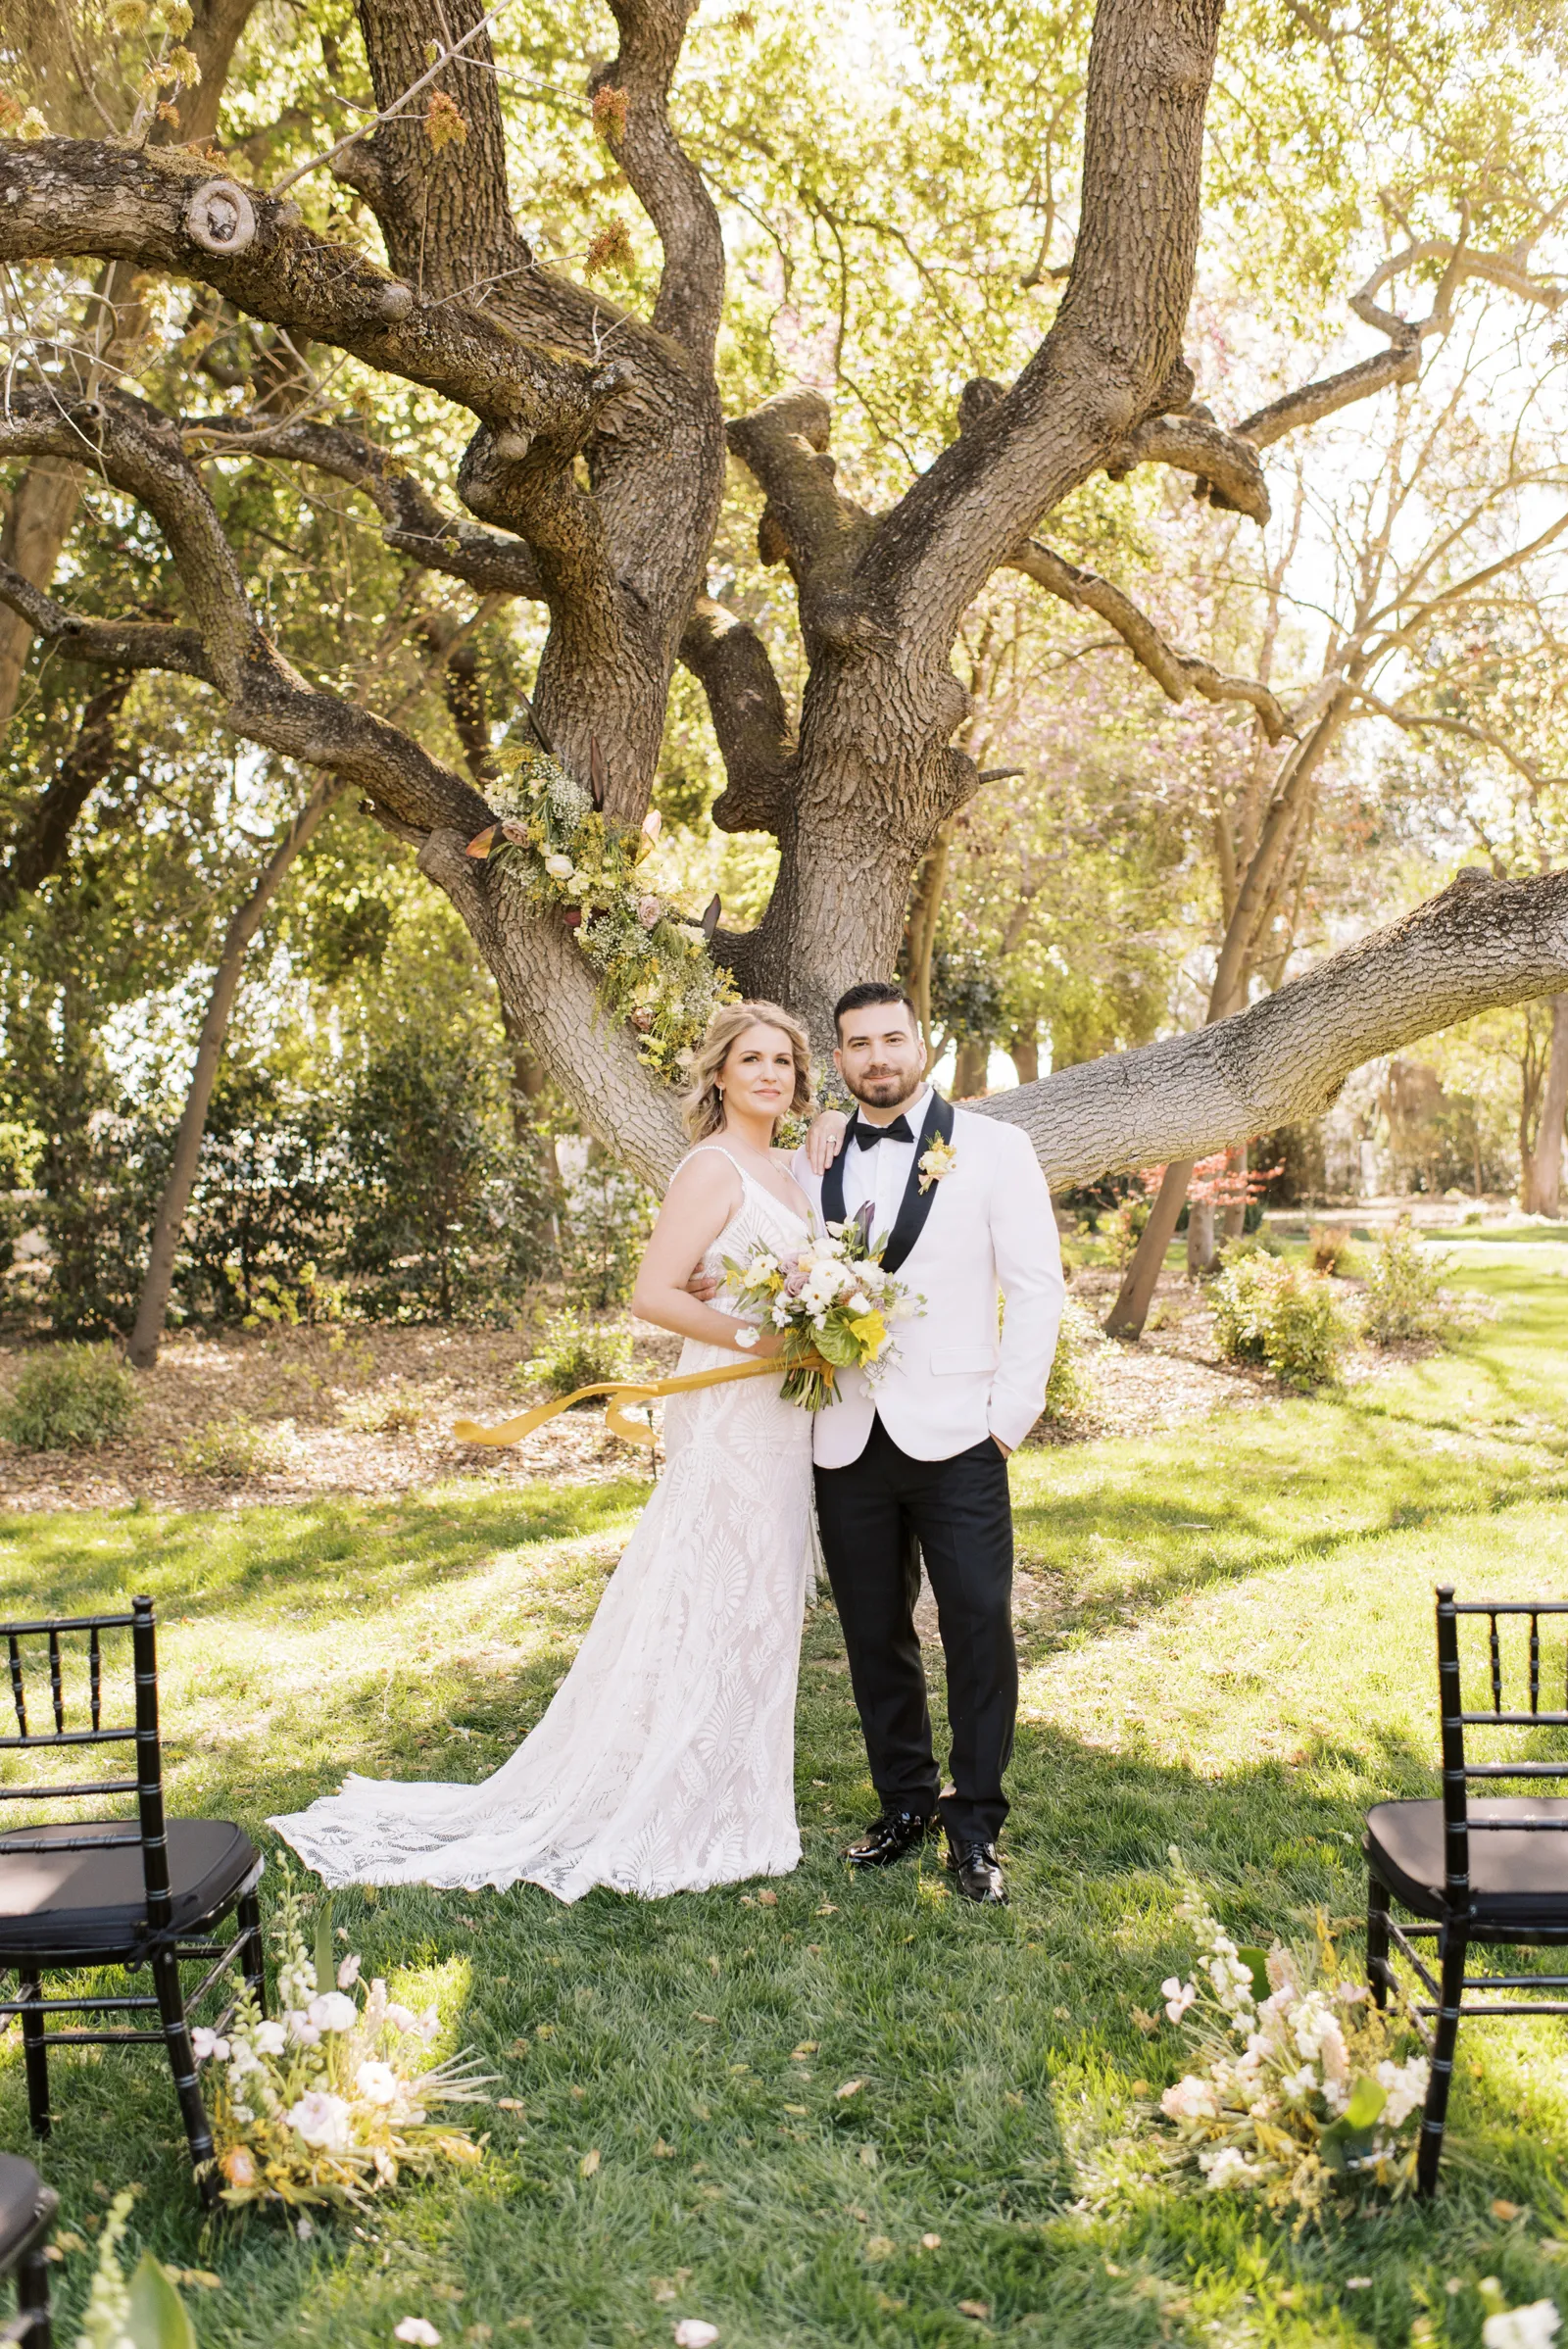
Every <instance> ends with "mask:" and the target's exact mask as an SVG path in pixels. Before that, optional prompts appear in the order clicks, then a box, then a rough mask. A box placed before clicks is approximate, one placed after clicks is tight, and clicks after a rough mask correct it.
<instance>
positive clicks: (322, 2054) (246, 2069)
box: [191, 1869, 495, 2209]
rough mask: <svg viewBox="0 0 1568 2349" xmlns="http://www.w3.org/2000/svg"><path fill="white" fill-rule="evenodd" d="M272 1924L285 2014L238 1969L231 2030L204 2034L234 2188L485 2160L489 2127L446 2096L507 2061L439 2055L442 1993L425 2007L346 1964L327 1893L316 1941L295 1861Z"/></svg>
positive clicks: (254, 2195)
mask: <svg viewBox="0 0 1568 2349" xmlns="http://www.w3.org/2000/svg"><path fill="white" fill-rule="evenodd" d="M271 1938H272V1942H273V1946H274V1948H275V1950H276V1952H277V1960H278V1965H277V1999H278V2005H279V2007H280V2009H281V2010H282V2011H281V2015H280V2017H279V2018H277V2019H275V2020H274V2019H269V2018H264V2017H263V2015H262V2012H261V2009H260V2007H259V2006H258V2005H257V2002H256V1998H255V1995H254V1993H253V1992H252V1990H251V1989H250V1987H249V1985H248V1984H247V1983H245V1982H236V1984H235V1988H236V1992H237V2003H236V2005H235V2009H234V2015H233V2020H232V2021H231V2022H230V2024H229V2027H228V2030H227V2031H226V2033H225V2034H223V2035H222V2036H219V2035H218V2034H217V2033H215V2032H213V2031H193V2032H192V2034H191V2037H192V2043H193V2046H194V2048H195V2053H196V2060H197V2062H198V2063H200V2064H215V2065H219V2066H221V2074H220V2076H219V2079H218V2081H217V2083H216V2085H215V2086H214V2087H213V2089H212V2090H211V2091H210V2097H209V2101H210V2107H211V2116H212V2123H213V2137H214V2142H215V2146H216V2149H217V2150H216V2156H215V2158H216V2160H217V2164H218V2169H219V2173H220V2175H221V2178H222V2180H223V2183H222V2186H221V2194H222V2199H223V2200H224V2201H225V2202H226V2203H229V2204H232V2205H235V2206H243V2205H244V2204H247V2203H256V2202H276V2203H280V2204H282V2205H283V2206H284V2207H285V2208H287V2209H294V2208H296V2207H299V2206H303V2205H305V2204H307V2203H332V2202H336V2203H363V2202H364V2201H365V2200H366V2198H367V2197H368V2195H370V2194H374V2193H377V2192H379V2191H380V2190H381V2189H382V2188H383V2187H386V2186H394V2185H396V2184H397V2183H398V2180H399V2179H400V2178H403V2177H405V2176H411V2175H412V2176H416V2177H417V2176H422V2175H424V2174H426V2173H428V2172H430V2171H433V2170H438V2169H440V2168H441V2167H442V2166H443V2165H444V2164H449V2163H458V2164H460V2165H464V2166H471V2165H472V2164H474V2163H477V2162H479V2161H481V2160H482V2159H483V2157H484V2144H483V2140H482V2139H476V2138H475V2137H474V2136H473V2134H472V2133H471V2130H470V2129H469V2128H468V2127H467V2125H466V2123H463V2122H459V2121H454V2120H450V2119H448V2118H447V2117H446V2115H445V2111H444V2108H445V2107H448V2106H451V2105H455V2104H458V2105H461V2104H482V2103H486V2102H488V2099H487V2098H486V2097H485V2096H484V2094H483V2090H484V2088H485V2086H486V2085H487V2084H488V2082H489V2081H490V2080H493V2079H494V2077H495V2076H494V2074H491V2073H480V2072H477V2071H476V2070H475V2069H474V2067H475V2065H476V2063H477V2061H478V2058H477V2057H476V2056H474V2055H473V2054H472V2053H471V2052H465V2053H464V2054H462V2055H459V2056H455V2057H453V2058H451V2059H450V2060H448V2061H447V2062H445V2063H439V2062H432V2061H431V2059H430V2057H429V2055H428V2052H427V2051H428V2049H429V2047H430V2045H431V2042H432V2041H433V2040H434V2039H435V2038H436V2036H437V2035H438V2033H439V2031H440V2019H439V2017H438V2016H437V2014H436V2011H435V2009H434V2007H429V2008H427V2009H426V2010H425V2012H424V2013H423V2014H422V2015H416V2014H414V2013H413V2012H412V2011H411V2010H410V2009H409V2008H408V2007H406V2006H401V2005H399V2004H398V2002H397V2001H396V2000H395V1999H393V1998H389V1997H388V1995H387V1986H386V1983H385V1982H383V1981H382V1980H381V1979H380V1977H379V1976H377V1978H376V1979H375V1980H374V1981H373V1982H370V1983H369V1984H368V1986H367V1984H366V1983H364V1982H361V1980H360V1960H359V1958H358V1957H357V1956H354V1955H352V1954H351V1955H350V1956H348V1957H345V1958H344V1959H343V1961H342V1962H341V1964H340V1965H338V1966H336V1968H335V1969H334V1965H333V1951H332V1911H331V1904H330V1902H329V1901H327V1900H325V1899H323V1900H322V1902H321V1906H320V1908H319V1912H318V1917H317V1931H316V1949H315V1953H314V1955H313V1954H312V1952H311V1951H310V1950H309V1948H308V1947H307V1945H306V1940H305V1933H304V1929H303V1925H302V1922H301V1912H300V1898H299V1893H298V1891H297V1890H296V1888H295V1884H294V1880H293V1878H292V1876H291V1875H290V1874H289V1872H288V1870H287V1869H285V1870H284V1871H283V1888H282V1892H281V1895H280V1897H279V1901H278V1907H277V1914H276V1916H275V1917H274V1919H273V1921H272V1927H271Z"/></svg>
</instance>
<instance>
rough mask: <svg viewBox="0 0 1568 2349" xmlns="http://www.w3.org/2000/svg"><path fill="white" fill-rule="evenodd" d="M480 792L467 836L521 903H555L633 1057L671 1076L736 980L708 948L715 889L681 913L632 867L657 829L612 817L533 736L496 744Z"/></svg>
mask: <svg viewBox="0 0 1568 2349" xmlns="http://www.w3.org/2000/svg"><path fill="white" fill-rule="evenodd" d="M495 765H496V768H497V770H498V772H497V777H496V779H495V780H494V781H493V782H490V783H487V784H486V787H485V788H486V794H487V797H488V799H489V802H490V805H491V807H493V808H494V809H495V812H496V815H497V818H498V821H497V822H495V823H494V824H491V825H489V826H487V828H486V829H485V830H484V831H483V832H481V833H479V834H478V836H477V838H475V839H473V840H471V841H470V842H469V843H468V854H469V856H475V857H479V856H482V857H484V858H485V859H486V860H487V861H488V862H489V863H490V864H492V865H494V866H495V867H496V869H497V871H498V872H499V873H500V874H501V875H502V876H504V878H505V880H506V881H507V883H508V884H509V885H510V886H513V887H515V888H517V889H519V890H520V891H521V892H522V894H523V895H524V897H525V898H526V899H527V900H528V902H529V903H530V904H531V905H549V906H555V907H557V908H558V909H559V910H560V912H561V915H562V918H563V920H564V923H565V925H566V927H567V929H568V930H570V932H571V934H572V936H573V937H574V939H575V940H576V942H577V945H578V947H579V948H580V949H581V951H582V953H583V954H585V955H586V956H587V958H588V961H589V962H590V963H591V965H592V966H593V969H594V971H595V973H596V974H597V977H598V984H599V999H600V1002H601V1003H603V1005H604V1007H605V1009H606V1010H607V1011H608V1012H609V1013H610V1014H611V1016H612V1017H613V1018H617V1019H623V1020H625V1021H626V1022H627V1024H628V1025H629V1026H630V1027H631V1029H632V1030H633V1032H634V1034H635V1035H636V1038H637V1051H638V1054H639V1057H640V1058H641V1059H642V1060H643V1061H644V1062H645V1063H646V1065H647V1066H648V1067H650V1068H652V1069H654V1070H656V1071H657V1072H658V1073H659V1075H660V1076H662V1077H663V1078H665V1079H666V1080H667V1081H669V1082H671V1083H673V1082H677V1081H678V1080H679V1079H680V1078H681V1077H682V1076H683V1075H684V1073H685V1071H686V1070H687V1068H689V1067H690V1065H691V1062H692V1058H693V1055H694V1053H695V1051H696V1047H697V1045H698V1044H699V1042H700V1041H701V1039H702V1037H703V1035H704V1034H705V1032H706V1031H707V1027H708V1022H709V1019H710V1018H711V1014H712V1013H713V1011H714V1010H715V1009H716V1008H717V1006H718V1005H719V1004H720V1003H733V1002H734V1001H735V997H736V988H735V984H734V981H733V980H732V979H731V977H730V974H729V972H728V971H727V970H721V969H719V968H718V967H717V966H716V965H715V963H714V962H713V960H712V957H711V954H710V952H709V949H710V946H711V940H712V934H713V930H714V927H715V926H716V924H717V921H718V910H719V908H718V901H717V899H716V898H715V899H714V900H713V902H712V904H711V905H710V906H709V908H708V911H707V913H706V914H705V916H704V918H703V920H702V921H701V922H694V921H689V920H687V919H686V917H685V916H684V915H683V914H681V913H680V912H678V911H677V910H676V908H675V907H674V906H673V905H670V904H669V903H668V902H667V901H666V900H665V899H663V898H662V897H659V896H658V895H656V893H655V892H654V891H653V890H651V889H649V888H647V887H646V886H645V885H644V883H643V882H642V881H640V880H639V878H638V867H639V866H640V865H641V864H642V862H643V860H644V859H645V857H647V856H649V855H650V854H651V853H652V851H653V849H654V847H655V845H656V843H657V841H658V838H659V831H660V819H659V815H658V812H657V810H656V811H653V812H651V813H650V814H649V815H648V816H647V817H646V818H645V819H644V822H643V825H642V828H641V830H640V831H634V830H632V828H631V827H630V826H629V825H624V824H616V823H613V822H612V821H611V819H610V818H609V817H607V816H606V815H605V814H603V812H602V811H601V810H600V809H599V808H598V807H596V806H595V804H594V799H593V796H592V795H591V794H590V793H589V792H587V791H585V790H584V789H583V787H582V785H581V784H580V783H578V782H576V781H575V780H574V779H573V778H572V776H570V775H568V774H567V772H566V770H565V768H564V766H563V765H562V764H561V763H560V761H559V759H553V758H552V757H551V756H550V754H549V753H548V752H546V751H543V750H539V749H536V748H535V747H534V746H533V745H532V744H526V745H523V746H521V747H520V748H515V749H512V750H507V751H502V752H499V753H498V754H497V755H496V759H495Z"/></svg>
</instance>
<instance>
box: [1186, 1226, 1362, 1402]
mask: <svg viewBox="0 0 1568 2349" xmlns="http://www.w3.org/2000/svg"><path fill="white" fill-rule="evenodd" d="M1213 1297H1214V1343H1215V1346H1217V1347H1218V1349H1219V1351H1220V1353H1221V1354H1222V1355H1223V1356H1224V1358H1225V1359H1226V1360H1227V1361H1229V1362H1258V1363H1261V1364H1262V1365H1263V1366H1264V1367H1265V1368H1266V1369H1268V1370H1271V1371H1272V1372H1273V1373H1274V1376H1275V1377H1276V1378H1277V1379H1280V1380H1281V1381H1283V1383H1284V1384H1285V1385H1286V1386H1288V1387H1296V1388H1299V1389H1300V1390H1302V1391H1303V1392H1305V1391H1307V1390H1309V1389H1311V1388H1313V1387H1322V1386H1327V1385H1328V1384H1330V1383H1331V1382H1332V1381H1333V1380H1335V1379H1336V1378H1338V1376H1339V1372H1340V1365H1341V1363H1342V1361H1343V1359H1344V1357H1345V1354H1346V1352H1347V1350H1348V1347H1349V1346H1350V1345H1351V1344H1352V1343H1353V1341H1354V1335H1355V1333H1354V1329H1353V1326H1352V1324H1351V1322H1350V1319H1349V1316H1348V1314H1347V1313H1346V1311H1345V1309H1344V1307H1343V1306H1342V1305H1341V1304H1340V1303H1339V1301H1338V1299H1337V1298H1336V1297H1335V1295H1334V1292H1333V1291H1332V1290H1331V1289H1330V1287H1329V1285H1328V1282H1327V1281H1326V1280H1325V1279H1324V1277H1323V1275H1322V1274H1321V1273H1314V1272H1307V1271H1304V1270H1303V1269H1302V1268H1301V1267H1300V1266H1299V1265H1296V1264H1283V1263H1281V1262H1279V1261H1278V1259H1277V1258H1275V1257H1272V1256H1264V1255H1255V1256H1244V1257H1243V1258H1242V1260H1241V1262H1240V1263H1234V1264H1230V1265H1227V1266H1226V1268H1225V1270H1224V1271H1223V1272H1222V1273H1221V1274H1220V1276H1219V1279H1218V1280H1217V1281H1216V1282H1215V1283H1214V1288H1213Z"/></svg>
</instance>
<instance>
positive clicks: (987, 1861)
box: [948, 1843, 1007, 1909]
mask: <svg viewBox="0 0 1568 2349" xmlns="http://www.w3.org/2000/svg"><path fill="white" fill-rule="evenodd" d="M948 1866H949V1867H950V1868H951V1869H952V1870H953V1873H954V1875H955V1876H956V1878H957V1880H958V1890H959V1891H960V1892H961V1893H962V1894H963V1897H964V1899H965V1900H979V1901H983V1902H984V1903H985V1905H986V1906H987V1907H988V1908H994V1909H1005V1907H1006V1905H1007V1880H1006V1878H1005V1876H1004V1875H1003V1873H1002V1866H1001V1862H1000V1861H999V1860H998V1858H997V1847H996V1845H995V1843H963V1844H959V1845H956V1846H955V1845H954V1844H952V1843H950V1844H949V1845H948Z"/></svg>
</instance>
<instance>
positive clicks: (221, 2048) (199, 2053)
mask: <svg viewBox="0 0 1568 2349" xmlns="http://www.w3.org/2000/svg"><path fill="white" fill-rule="evenodd" d="M190 2051H191V2053H192V2055H193V2056H194V2057H195V2058H196V2061H197V2062H198V2063H199V2064H205V2063H207V2062H208V2061H209V2059H210V2058H212V2057H213V2056H216V2057H217V2058H218V2061H219V2062H220V2063H221V2064H225V2063H227V2061H228V2041H227V2040H226V2039H221V2038H219V2036H218V2034H217V2032H216V2031H206V2030H204V2029H203V2028H202V2027H201V2026H200V2025H198V2026H197V2028H196V2029H195V2030H194V2031H192V2032H191V2034H190Z"/></svg>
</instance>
